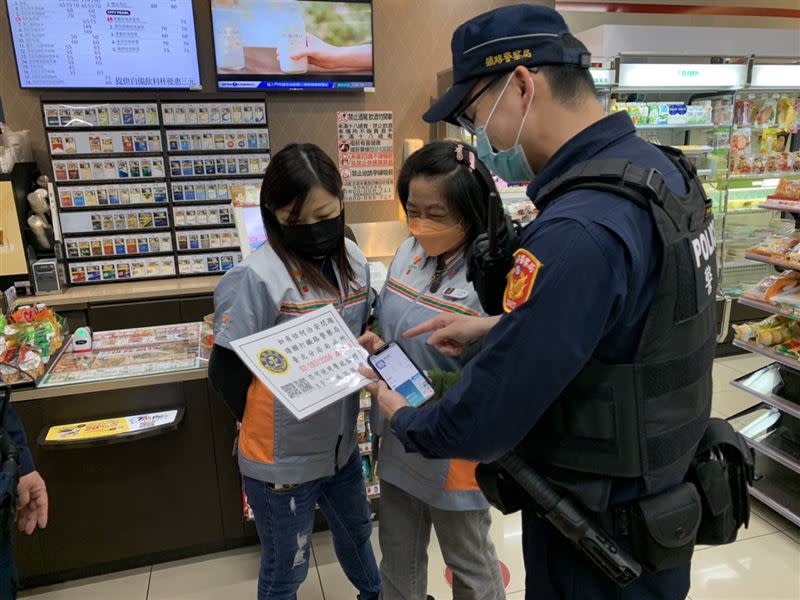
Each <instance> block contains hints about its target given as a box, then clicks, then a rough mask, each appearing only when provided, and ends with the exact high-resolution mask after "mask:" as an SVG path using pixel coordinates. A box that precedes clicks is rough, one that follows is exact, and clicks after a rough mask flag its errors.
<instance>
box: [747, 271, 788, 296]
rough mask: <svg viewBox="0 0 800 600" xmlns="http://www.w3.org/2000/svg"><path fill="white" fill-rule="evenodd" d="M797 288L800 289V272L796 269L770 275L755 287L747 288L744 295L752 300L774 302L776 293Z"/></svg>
mask: <svg viewBox="0 0 800 600" xmlns="http://www.w3.org/2000/svg"><path fill="white" fill-rule="evenodd" d="M795 289H800V273H798V272H796V271H785V272H783V273H775V274H773V275H768V276H767V277H765V278H764V279H762V280H761V281H759V282H758V283H757V284H755V285H754V286H753V287H751V288H749V289H747V290H745V291H744V292H743V293H742V296H743V297H744V298H749V299H750V300H757V301H759V302H768V303H770V304H773V300H772V299H773V298H774V297H775V296H776V295H779V294H781V293H783V292H790V291H794V290H795Z"/></svg>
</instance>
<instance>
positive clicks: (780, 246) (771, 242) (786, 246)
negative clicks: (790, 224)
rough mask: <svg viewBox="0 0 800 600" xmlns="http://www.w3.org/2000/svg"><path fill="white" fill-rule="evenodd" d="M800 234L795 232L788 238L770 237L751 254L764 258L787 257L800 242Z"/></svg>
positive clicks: (787, 236)
mask: <svg viewBox="0 0 800 600" xmlns="http://www.w3.org/2000/svg"><path fill="white" fill-rule="evenodd" d="M799 234H800V232H797V231H794V232H792V233H791V234H789V235H786V236H772V237H769V238H767V239H766V240H764V241H763V242H761V243H760V244H759V245H758V246H756V247H755V248H753V249H752V250H751V252H752V253H753V254H760V255H762V256H778V257H783V256H786V255H788V254H789V252H791V251H792V250H793V249H794V247H795V246H797V244H798V241H800V238H799V237H798V235H799Z"/></svg>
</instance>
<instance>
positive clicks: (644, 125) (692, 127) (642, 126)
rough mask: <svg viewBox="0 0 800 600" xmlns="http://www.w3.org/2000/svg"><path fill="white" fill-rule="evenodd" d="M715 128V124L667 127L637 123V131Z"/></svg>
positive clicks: (679, 124) (673, 125)
mask: <svg viewBox="0 0 800 600" xmlns="http://www.w3.org/2000/svg"><path fill="white" fill-rule="evenodd" d="M713 127H716V126H715V125H714V124H713V123H675V124H667V125H651V124H647V123H636V129H711V128H713Z"/></svg>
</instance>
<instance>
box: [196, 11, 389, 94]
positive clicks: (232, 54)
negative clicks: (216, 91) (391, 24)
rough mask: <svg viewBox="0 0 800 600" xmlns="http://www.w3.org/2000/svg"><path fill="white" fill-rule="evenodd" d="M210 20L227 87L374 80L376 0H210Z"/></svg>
mask: <svg viewBox="0 0 800 600" xmlns="http://www.w3.org/2000/svg"><path fill="white" fill-rule="evenodd" d="M211 18H212V21H213V26H214V48H215V53H216V66H217V86H218V87H219V88H220V89H225V90H252V89H260V90H273V91H287V90H312V91H353V90H359V91H363V90H366V89H371V88H373V86H374V85H375V83H374V81H375V77H374V69H373V51H372V1H371V0H346V1H339V2H333V1H324V2H321V1H314V0H290V1H287V0H211Z"/></svg>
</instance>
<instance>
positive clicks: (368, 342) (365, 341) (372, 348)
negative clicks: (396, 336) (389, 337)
mask: <svg viewBox="0 0 800 600" xmlns="http://www.w3.org/2000/svg"><path fill="white" fill-rule="evenodd" d="M358 343H359V344H361V347H362V348H364V350H366V351H367V352H369V353H370V354H375V353H376V352H377V351H378V350H380V349H381V348H383V347H384V346H385V345H386V342H384V341H383V340H382V339H381V338H380V337H379V336H377V335H376V334H374V333H373V332H371V331H367V332H366V333H365V334H364V335H362V336H361V337H360V338H358Z"/></svg>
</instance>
